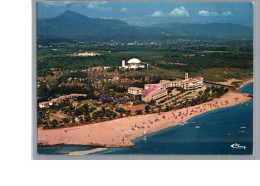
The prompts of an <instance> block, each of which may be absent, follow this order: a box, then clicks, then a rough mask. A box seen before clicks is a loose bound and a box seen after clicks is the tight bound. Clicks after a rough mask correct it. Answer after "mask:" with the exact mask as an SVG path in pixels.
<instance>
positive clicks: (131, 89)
mask: <svg viewBox="0 0 260 186" xmlns="http://www.w3.org/2000/svg"><path fill="white" fill-rule="evenodd" d="M142 92H143V89H142V88H138V87H129V88H128V94H133V95H141V94H142Z"/></svg>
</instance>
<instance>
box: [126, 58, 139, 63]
mask: <svg viewBox="0 0 260 186" xmlns="http://www.w3.org/2000/svg"><path fill="white" fill-rule="evenodd" d="M127 63H128V64H138V63H141V61H140V60H139V59H137V58H132V59H129V60H128V61H127Z"/></svg>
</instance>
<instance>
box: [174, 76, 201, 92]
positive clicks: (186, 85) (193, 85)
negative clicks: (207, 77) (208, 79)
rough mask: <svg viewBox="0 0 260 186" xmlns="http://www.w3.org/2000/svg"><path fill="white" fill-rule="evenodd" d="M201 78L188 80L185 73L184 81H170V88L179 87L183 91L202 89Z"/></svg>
mask: <svg viewBox="0 0 260 186" xmlns="http://www.w3.org/2000/svg"><path fill="white" fill-rule="evenodd" d="M203 80H204V79H203V77H196V78H189V76H188V73H187V72H186V73H185V79H184V80H176V81H172V82H171V83H172V85H171V86H172V87H181V88H183V89H185V90H195V89H198V88H202V87H203Z"/></svg>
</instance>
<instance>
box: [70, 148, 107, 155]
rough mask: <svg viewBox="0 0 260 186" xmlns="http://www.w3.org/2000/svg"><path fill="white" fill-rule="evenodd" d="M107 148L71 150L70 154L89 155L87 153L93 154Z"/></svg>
mask: <svg viewBox="0 0 260 186" xmlns="http://www.w3.org/2000/svg"><path fill="white" fill-rule="evenodd" d="M106 149H107V148H95V149H91V150H82V151H73V152H70V153H69V155H76V156H77V155H87V154H92V153H95V152H99V151H103V150H106Z"/></svg>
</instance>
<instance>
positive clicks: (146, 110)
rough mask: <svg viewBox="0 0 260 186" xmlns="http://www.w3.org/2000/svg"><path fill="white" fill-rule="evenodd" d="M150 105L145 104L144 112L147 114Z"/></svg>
mask: <svg viewBox="0 0 260 186" xmlns="http://www.w3.org/2000/svg"><path fill="white" fill-rule="evenodd" d="M150 109H151V107H150V106H149V105H146V106H145V112H146V113H147V114H148V113H149V112H150Z"/></svg>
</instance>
